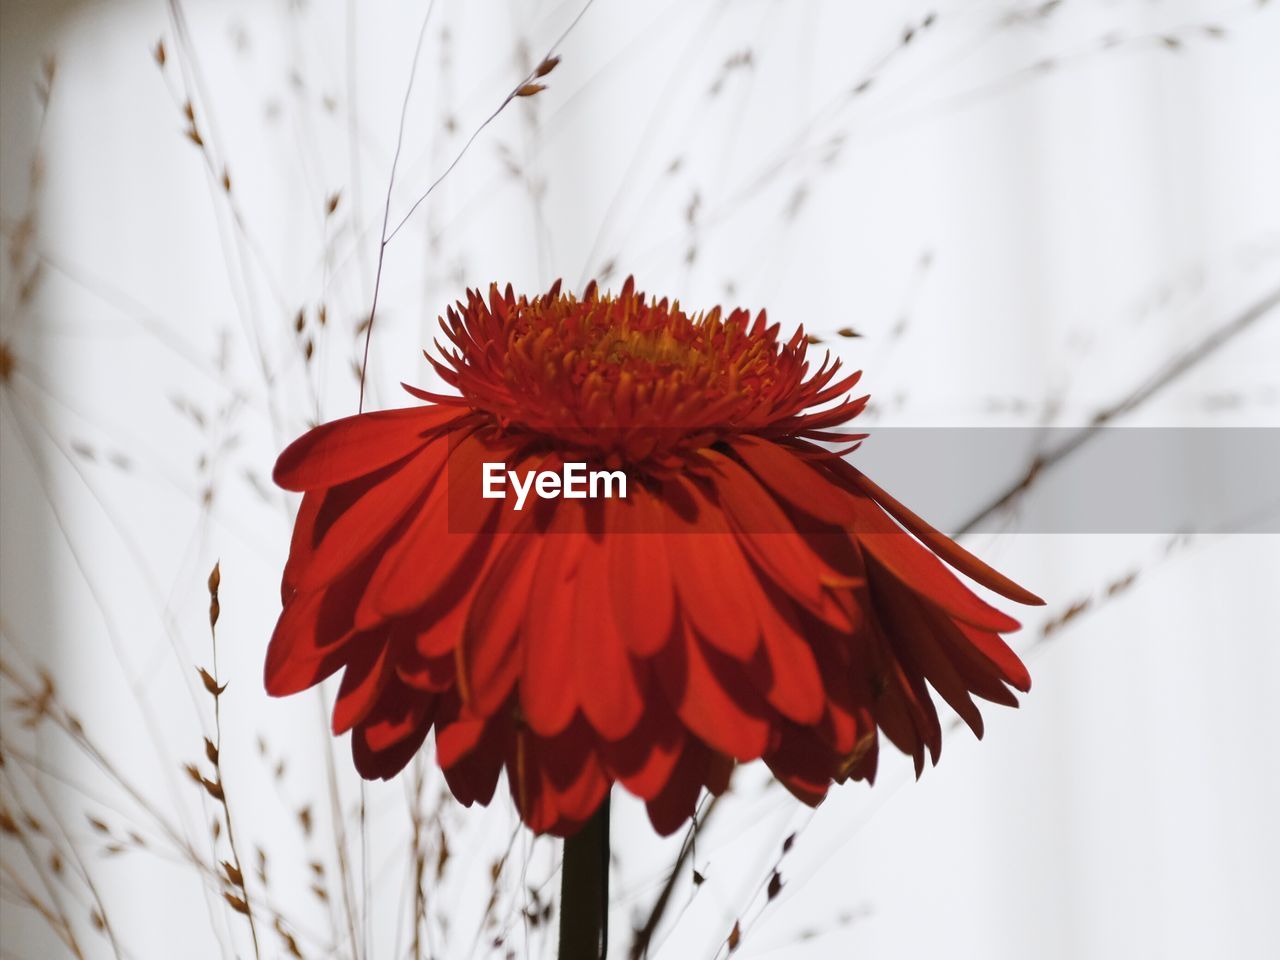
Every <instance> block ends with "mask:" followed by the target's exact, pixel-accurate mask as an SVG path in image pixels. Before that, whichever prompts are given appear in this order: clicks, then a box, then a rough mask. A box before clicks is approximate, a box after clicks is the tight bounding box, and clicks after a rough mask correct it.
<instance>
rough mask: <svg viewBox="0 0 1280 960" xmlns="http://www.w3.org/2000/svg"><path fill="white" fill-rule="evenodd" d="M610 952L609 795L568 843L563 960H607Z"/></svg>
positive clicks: (563, 891) (563, 894) (562, 885)
mask: <svg viewBox="0 0 1280 960" xmlns="http://www.w3.org/2000/svg"><path fill="white" fill-rule="evenodd" d="M608 950H609V795H608V794H605V798H604V801H603V802H602V803H601V804H600V808H599V809H598V810H597V811H596V812H595V813H594V814H593V815H592V817H591V819H590V820H588V821H587V822H586V824H585V825H584V826H583V827H582V829H581V830H579V831H578V832H577V833H575V834H574V835H573V836H571V837H569V838H568V839H567V840H565V842H564V867H563V869H562V871H561V877H560V951H559V954H558V957H559V960H605V957H606V955H607V953H608Z"/></svg>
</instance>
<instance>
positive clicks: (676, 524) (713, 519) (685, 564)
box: [666, 483, 760, 661]
mask: <svg viewBox="0 0 1280 960" xmlns="http://www.w3.org/2000/svg"><path fill="white" fill-rule="evenodd" d="M667 486H668V487H670V486H672V484H668V485H667ZM680 486H681V487H682V488H683V489H684V492H685V493H686V494H688V495H689V497H690V499H691V500H692V504H693V510H694V511H695V512H694V515H693V516H692V517H689V518H687V519H686V518H681V517H680V515H679V513H678V512H677V511H676V510H668V511H667V528H666V529H667V534H666V542H667V557H668V559H669V560H670V563H671V575H672V578H673V579H674V581H675V584H676V592H677V595H678V596H679V597H680V609H681V610H682V611H683V613H684V615H685V619H686V620H687V621H688V622H689V624H690V625H692V626H693V628H694V629H695V630H697V632H698V635H699V636H701V637H703V638H705V639H706V640H707V641H708V642H709V643H711V644H712V645H713V646H715V647H716V648H717V649H719V650H720V651H722V652H723V653H726V654H728V655H729V656H731V657H733V658H735V659H737V660H742V661H746V660H748V659H750V657H751V655H752V653H754V652H755V649H756V645H757V643H758V642H759V639H760V627H759V624H757V623H756V621H755V616H754V614H755V607H754V605H753V604H752V601H751V593H750V590H749V587H750V584H751V583H752V582H753V581H754V579H755V574H754V573H753V572H752V570H751V568H750V567H749V566H748V565H747V562H746V560H745V559H743V556H742V551H741V550H740V549H739V548H738V541H737V537H735V536H734V535H733V534H732V533H730V532H729V530H728V526H727V523H726V520H725V517H724V514H723V512H722V511H721V510H720V508H719V507H717V506H716V505H714V504H713V503H712V502H711V501H710V500H708V499H707V498H706V496H705V495H704V494H703V493H702V492H701V491H700V490H698V489H697V488H696V487H695V486H694V485H693V484H688V483H681V484H680Z"/></svg>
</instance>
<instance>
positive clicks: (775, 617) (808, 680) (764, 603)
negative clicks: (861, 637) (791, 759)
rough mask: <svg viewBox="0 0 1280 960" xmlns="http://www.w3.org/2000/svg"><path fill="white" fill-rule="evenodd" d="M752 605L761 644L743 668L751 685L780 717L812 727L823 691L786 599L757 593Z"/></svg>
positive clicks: (823, 705) (820, 708)
mask: <svg viewBox="0 0 1280 960" xmlns="http://www.w3.org/2000/svg"><path fill="white" fill-rule="evenodd" d="M755 605H756V614H757V616H758V617H759V620H760V626H761V635H762V636H763V638H764V642H763V643H762V644H761V648H760V649H759V650H757V651H756V655H755V657H753V658H752V660H751V662H750V663H749V664H748V665H747V672H748V674H749V675H750V676H751V680H752V682H753V683H754V684H755V685H756V689H758V690H759V691H760V692H761V693H763V694H764V695H765V699H766V700H768V701H769V703H770V705H771V706H772V707H773V708H774V709H775V710H777V711H778V712H779V713H781V714H782V715H783V716H785V717H788V718H790V719H791V720H794V721H795V722H796V723H800V724H805V725H810V726H811V725H813V724H816V723H817V722H818V721H819V720H821V719H822V714H823V711H824V710H825V708H826V703H827V695H826V690H825V689H824V688H823V686H822V676H821V675H820V674H819V673H818V662H817V660H816V659H814V656H813V650H811V649H810V647H809V644H808V643H807V642H806V641H805V637H804V633H803V631H802V628H801V626H800V622H799V620H798V619H797V617H796V614H795V609H794V608H793V607H792V604H791V601H790V599H788V598H787V597H785V596H782V595H781V594H780V593H779V592H778V591H777V590H776V589H769V590H758V591H757V592H756V597H755Z"/></svg>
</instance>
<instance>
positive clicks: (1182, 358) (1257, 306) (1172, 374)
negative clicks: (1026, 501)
mask: <svg viewBox="0 0 1280 960" xmlns="http://www.w3.org/2000/svg"><path fill="white" fill-rule="evenodd" d="M1277 306H1280V287H1277V288H1276V289H1274V290H1272V291H1271V292H1270V293H1269V294H1267V295H1266V296H1264V297H1262V299H1260V300H1258V301H1256V302H1255V303H1254V304H1253V305H1252V306H1250V307H1248V308H1247V309H1245V310H1244V311H1243V312H1242V313H1240V314H1238V315H1237V316H1236V317H1234V318H1233V319H1231V320H1229V321H1228V322H1226V323H1224V324H1222V325H1221V326H1220V327H1217V328H1216V329H1214V330H1212V331H1210V333H1209V334H1208V335H1207V336H1205V337H1204V338H1203V339H1201V340H1200V341H1199V342H1198V343H1196V344H1194V345H1193V346H1191V347H1189V348H1188V349H1187V350H1185V351H1184V352H1182V353H1180V354H1178V355H1177V356H1175V357H1174V358H1173V359H1172V360H1170V361H1169V362H1168V363H1166V364H1165V365H1164V366H1163V367H1161V368H1160V369H1159V370H1157V371H1156V372H1155V373H1154V374H1153V375H1152V376H1151V377H1149V378H1148V379H1147V380H1146V381H1144V382H1143V383H1141V384H1139V385H1138V387H1137V388H1135V389H1134V390H1133V391H1132V392H1130V393H1128V394H1126V395H1125V396H1123V397H1122V398H1121V399H1120V400H1118V401H1116V402H1115V403H1113V404H1111V405H1110V406H1108V407H1105V408H1103V409H1102V410H1099V411H1098V412H1097V413H1096V414H1095V415H1094V417H1093V419H1092V421H1090V423H1089V425H1088V426H1086V427H1082V428H1081V429H1080V430H1079V431H1077V432H1076V433H1074V434H1072V435H1071V436H1070V437H1068V438H1067V439H1066V440H1064V441H1063V442H1062V443H1060V444H1058V445H1057V446H1056V447H1054V448H1053V449H1051V450H1049V451H1048V452H1046V453H1041V454H1038V455H1037V456H1036V457H1035V458H1034V459H1033V460H1032V461H1031V464H1030V465H1029V466H1028V467H1027V470H1026V472H1025V473H1024V474H1023V475H1022V476H1021V477H1020V478H1019V479H1018V480H1017V481H1015V482H1014V483H1013V484H1012V485H1011V486H1009V487H1008V488H1007V489H1005V490H1004V491H1002V492H1001V493H999V494H997V495H996V496H995V497H994V498H992V500H991V501H990V502H988V503H987V504H986V505H985V506H983V507H981V508H980V509H979V510H978V511H977V512H976V513H974V514H973V516H971V517H970V518H969V519H968V520H967V521H965V522H964V523H963V524H961V525H960V527H959V529H958V530H957V533H958V534H963V533H968V532H970V531H971V530H973V529H974V528H976V527H977V526H978V525H979V524H981V523H982V522H983V521H984V520H986V519H987V518H989V517H991V516H992V515H993V514H995V513H998V512H999V511H1001V510H1003V509H1005V508H1006V507H1008V506H1009V505H1010V504H1012V503H1014V502H1015V501H1016V500H1017V499H1018V498H1019V497H1020V496H1022V494H1023V493H1025V492H1026V491H1027V489H1028V488H1030V487H1031V485H1032V484H1033V483H1035V482H1036V480H1037V479H1039V477H1040V475H1041V474H1043V473H1044V471H1046V470H1048V469H1050V468H1052V467H1054V466H1056V465H1057V464H1059V463H1061V462H1062V461H1063V460H1064V459H1066V458H1067V457H1069V456H1070V455H1071V454H1073V453H1075V452H1076V451H1077V450H1079V449H1080V448H1081V447H1082V446H1084V445H1085V444H1086V443H1088V442H1089V441H1090V440H1092V439H1093V438H1094V437H1096V436H1097V435H1098V434H1099V432H1101V430H1102V429H1103V428H1104V427H1106V426H1107V425H1108V424H1110V423H1111V422H1113V421H1114V420H1117V419H1119V418H1120V417H1122V416H1124V415H1125V414H1127V413H1131V412H1132V411H1133V410H1135V409H1136V408H1138V407H1139V406H1141V405H1142V404H1143V403H1145V402H1146V401H1148V400H1150V399H1151V398H1152V397H1153V396H1155V395H1156V394H1157V393H1159V392H1160V391H1161V390H1163V389H1164V388H1165V387H1167V386H1169V385H1170V384H1171V383H1173V382H1174V381H1176V380H1178V378H1180V377H1181V376H1183V374H1185V373H1187V372H1188V371H1190V370H1191V369H1193V368H1194V367H1196V366H1197V365H1199V364H1200V363H1202V362H1203V361H1204V360H1205V359H1207V358H1208V357H1210V356H1212V355H1213V354H1214V353H1216V352H1217V351H1218V350H1219V349H1220V348H1222V347H1223V346H1225V345H1226V344H1228V343H1230V342H1231V341H1232V340H1234V339H1235V338H1236V337H1238V336H1240V334H1242V333H1244V332H1245V331H1246V330H1248V329H1249V328H1250V327H1252V326H1254V325H1255V324H1256V323H1257V322H1258V321H1259V320H1261V319H1262V318H1263V317H1265V316H1267V314H1269V313H1271V311H1272V310H1274V309H1275V308H1276V307H1277Z"/></svg>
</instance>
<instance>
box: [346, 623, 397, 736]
mask: <svg viewBox="0 0 1280 960" xmlns="http://www.w3.org/2000/svg"><path fill="white" fill-rule="evenodd" d="M353 645H358V649H357V650H356V652H355V654H354V656H353V657H352V659H351V660H350V662H349V663H348V664H347V669H346V672H345V673H343V675H342V684H341V686H339V688H338V698H337V700H336V701H334V704H333V735H334V736H335V737H336V736H339V735H341V734H344V733H346V732H347V731H348V730H350V729H351V728H352V727H353V726H355V725H356V724H357V723H359V722H360V721H361V720H363V719H364V718H365V717H366V716H368V715H369V713H370V711H372V710H373V707H374V704H375V703H376V702H377V699H378V696H379V694H381V693H382V691H383V689H384V687H385V686H386V684H387V681H388V680H389V679H391V676H392V670H391V658H390V656H389V650H390V644H388V643H387V642H386V641H385V640H384V639H377V640H375V639H372V638H356V640H354V641H353Z"/></svg>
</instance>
